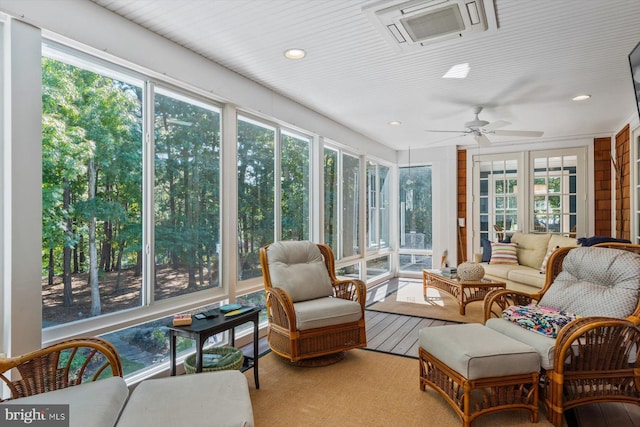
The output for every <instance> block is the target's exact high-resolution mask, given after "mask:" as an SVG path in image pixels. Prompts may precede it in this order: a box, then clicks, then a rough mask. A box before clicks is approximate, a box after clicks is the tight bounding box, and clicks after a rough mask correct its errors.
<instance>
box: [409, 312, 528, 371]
mask: <svg viewBox="0 0 640 427" xmlns="http://www.w3.org/2000/svg"><path fill="white" fill-rule="evenodd" d="M418 342H419V344H420V347H422V348H423V349H425V350H426V351H427V352H428V353H430V354H431V355H432V356H434V357H435V358H437V359H438V360H439V361H441V362H442V363H444V364H445V365H447V366H448V367H450V368H451V369H453V370H454V371H456V372H457V373H459V374H460V375H462V376H463V377H465V378H467V379H469V380H475V379H479V378H493V377H504V376H511V375H520V374H531V373H534V372H538V371H539V370H540V357H539V356H538V353H537V352H536V350H535V349H533V348H532V347H531V346H528V345H526V344H523V343H522V342H520V341H517V340H514V339H511V338H509V337H507V336H506V335H503V334H501V333H499V332H496V331H494V330H493V329H490V328H487V327H485V326H483V325H480V324H477V323H467V324H464V325H447V326H431V327H428V328H424V329H421V330H420V334H419V340H418Z"/></svg>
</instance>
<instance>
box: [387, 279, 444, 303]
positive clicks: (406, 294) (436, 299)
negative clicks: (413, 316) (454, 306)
mask: <svg viewBox="0 0 640 427" xmlns="http://www.w3.org/2000/svg"><path fill="white" fill-rule="evenodd" d="M396 301H398V302H412V303H416V304H427V305H439V306H441V307H444V303H443V302H442V295H441V294H440V292H439V291H438V290H437V289H433V288H428V289H427V301H425V298H424V296H422V284H420V286H403V287H401V288H400V289H398V293H397V296H396Z"/></svg>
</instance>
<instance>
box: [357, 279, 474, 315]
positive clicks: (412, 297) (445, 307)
mask: <svg viewBox="0 0 640 427" xmlns="http://www.w3.org/2000/svg"><path fill="white" fill-rule="evenodd" d="M376 299H377V300H379V302H376V303H373V304H371V305H370V306H368V307H367V310H374V311H384V312H387V313H395V314H406V315H408V316H419V317H429V318H431V319H440V320H449V321H452V322H461V323H472V322H476V323H482V321H483V306H482V301H475V302H472V303H470V304H467V306H466V313H465V315H464V316H463V315H461V314H460V307H459V305H458V302H457V301H456V299H455V298H453V297H452V296H450V295H448V294H446V293H444V292H441V291H439V290H437V289H433V288H427V298H426V299H425V297H424V296H423V294H422V280H411V281H409V280H404V279H403V280H402V281H401V282H400V283H399V285H398V290H397V291H396V292H394V293H392V294H390V295H387V296H386V297H385V296H376Z"/></svg>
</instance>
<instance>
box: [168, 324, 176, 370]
mask: <svg viewBox="0 0 640 427" xmlns="http://www.w3.org/2000/svg"><path fill="white" fill-rule="evenodd" d="M169 360H170V361H171V362H170V364H169V375H171V376H172V377H173V376H175V374H176V334H175V332H174V331H169Z"/></svg>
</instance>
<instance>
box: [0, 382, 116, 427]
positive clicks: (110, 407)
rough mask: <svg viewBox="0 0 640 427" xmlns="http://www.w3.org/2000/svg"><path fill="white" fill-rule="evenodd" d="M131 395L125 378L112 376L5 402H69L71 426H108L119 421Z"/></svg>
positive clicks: (59, 403) (25, 403) (63, 403)
mask: <svg viewBox="0 0 640 427" xmlns="http://www.w3.org/2000/svg"><path fill="white" fill-rule="evenodd" d="M128 396H129V389H128V388H127V384H126V383H125V382H124V380H123V379H122V378H121V377H111V378H105V379H103V380H98V381H94V382H90V383H85V384H80V385H77V386H73V387H67V388H63V389H60V390H55V391H50V392H47V393H41V394H36V395H35V396H29V397H23V398H20V399H14V400H10V401H8V402H5V403H3V405H5V404H6V405H10V404H16V405H67V404H68V405H69V426H70V427H109V426H114V425H115V424H116V421H117V420H118V416H119V415H120V411H122V408H123V407H124V405H125V403H126V401H127V397H128ZM36 424H37V423H36Z"/></svg>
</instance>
